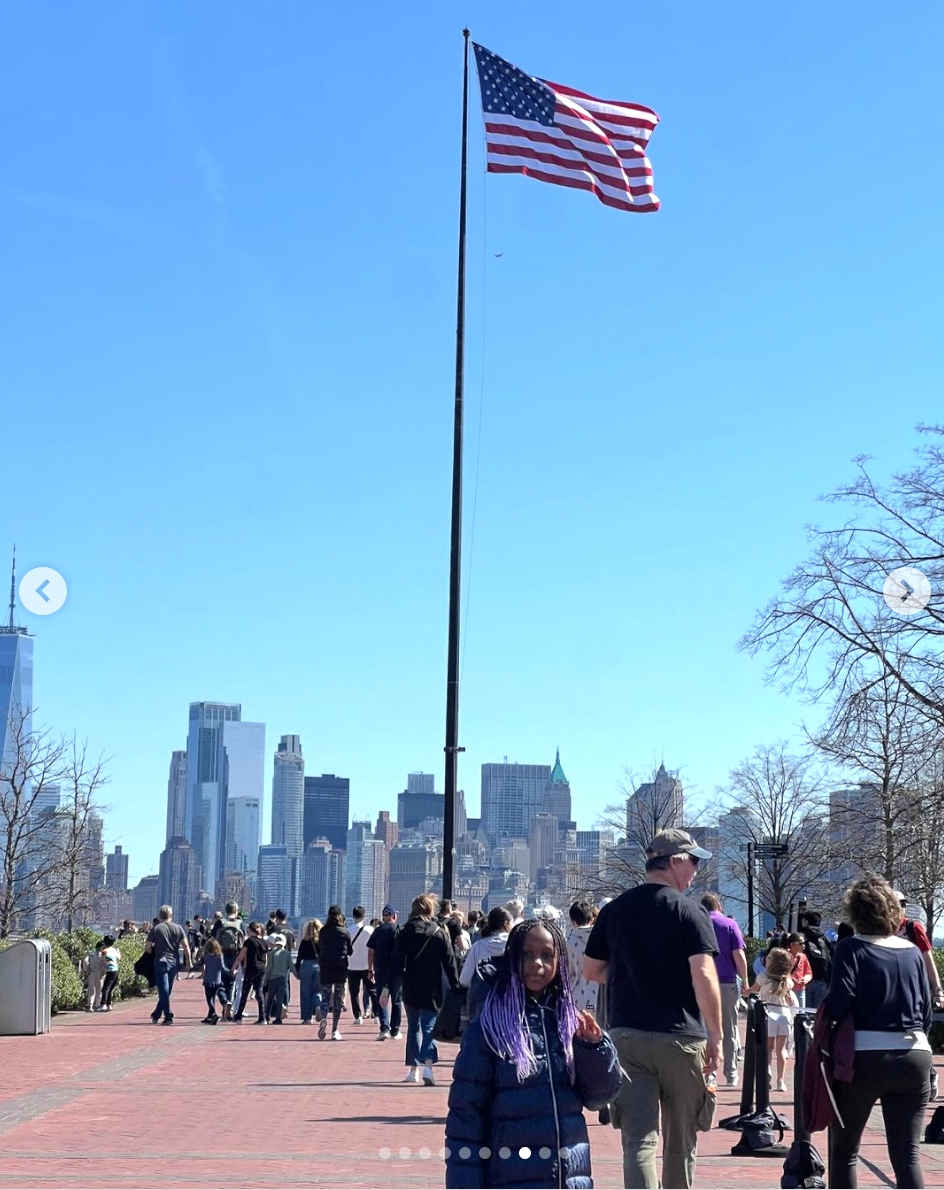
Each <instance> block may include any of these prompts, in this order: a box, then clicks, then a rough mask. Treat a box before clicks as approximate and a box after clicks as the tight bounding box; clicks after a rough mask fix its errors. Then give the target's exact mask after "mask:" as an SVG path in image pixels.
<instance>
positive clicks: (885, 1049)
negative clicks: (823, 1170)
mask: <svg viewBox="0 0 944 1190" xmlns="http://www.w3.org/2000/svg"><path fill="white" fill-rule="evenodd" d="M844 904H845V911H846V916H847V917H848V919H849V921H850V922H851V924H852V926H853V927H854V929H855V934H854V935H853V937H851V938H844V939H843V941H842V942H840V943H839V944H838V945H837V947H836V950H835V952H834V955H833V969H832V976H831V979H830V983H829V991H828V993H827V995H826V999H825V1001H824V1011H825V1012H826V1013H827V1014H828V1015H829V1016H830V1017H831V1018H832V1019H833V1020H835V1021H840V1020H843V1019H844V1018H845V1017H847V1016H850V1015H851V1017H852V1021H853V1024H854V1025H855V1051H856V1052H855V1074H854V1075H853V1079H852V1082H851V1083H840V1082H835V1083H834V1084H833V1091H834V1093H835V1096H836V1106H837V1108H838V1112H839V1116H840V1117H841V1119H842V1124H839V1123H838V1122H837V1123H836V1124H834V1125H832V1126H831V1127H830V1129H829V1184H830V1186H831V1187H834V1190H840V1188H842V1187H854V1186H857V1185H858V1182H857V1180H856V1162H857V1159H858V1156H859V1142H860V1141H861V1139H862V1133H863V1132H864V1130H865V1126H866V1124H867V1123H868V1119H869V1113H870V1112H871V1111H872V1108H873V1107H874V1106H875V1103H876V1101H881V1104H882V1116H883V1118H884V1120H885V1138H886V1142H887V1144H888V1156H889V1158H890V1160H891V1163H892V1167H893V1168H894V1170H895V1178H896V1181H897V1185H898V1186H899V1187H917V1188H918V1190H920V1188H921V1187H923V1186H924V1176H923V1174H922V1172H921V1164H920V1160H919V1153H920V1150H919V1145H920V1141H921V1126H922V1124H923V1122H924V1109H925V1105H926V1104H927V1102H928V1096H929V1092H930V1073H931V1046H930V1044H929V1043H928V1036H927V1035H928V1030H929V1029H930V1028H931V1012H932V1007H931V988H930V986H929V984H928V976H927V971H926V970H925V967H924V960H923V959H922V957H921V953H920V951H919V950H918V948H917V947H916V946H914V945H912V943H910V942H909V941H908V940H907V939H906V938H899V937H898V928H899V926H900V924H901V906H900V904H899V902H898V898H897V896H896V895H895V893H894V891H893V889H892V887H891V885H890V884H889V883H888V882H887V881H886V880H883V879H882V878H881V876H874V875H868V876H865V877H863V878H862V879H861V880H857V881H856V882H855V884H853V885H852V886H851V887H850V888H849V889H848V891H847V892H846V896H845V902H844Z"/></svg>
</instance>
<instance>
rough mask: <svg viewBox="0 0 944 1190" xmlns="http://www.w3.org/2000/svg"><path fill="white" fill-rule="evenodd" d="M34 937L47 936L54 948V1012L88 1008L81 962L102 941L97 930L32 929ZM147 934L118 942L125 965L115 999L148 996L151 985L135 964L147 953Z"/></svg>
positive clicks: (132, 935)
mask: <svg viewBox="0 0 944 1190" xmlns="http://www.w3.org/2000/svg"><path fill="white" fill-rule="evenodd" d="M27 936H28V937H30V938H45V939H46V940H47V942H49V944H50V946H51V947H52V1011H53V1013H57V1012H70V1011H75V1010H78V1009H83V1008H84V1007H85V990H84V983H83V979H82V975H81V973H80V971H79V964H80V963H81V962H82V960H83V959H84V958H85V956H86V955H87V954H88V952H89V951H90V950H91V949H92V947H93V946H96V945H98V943H100V942H101V940H102V935H101V934H100V933H98V932H97V931H96V930H87V929H81V928H80V929H75V930H70V931H66V932H63V933H62V934H50V933H49V932H48V931H47V930H32V931H31V932H30V933H29V934H28V935H27ZM146 940H147V939H146V936H145V935H144V934H127V935H126V936H125V937H124V938H122V939H121V940H120V942H119V943H118V949H119V950H120V951H121V967H120V968H119V972H118V984H117V986H116V988H115V991H114V999H115V1000H127V999H130V998H131V997H133V996H146V995H148V993H149V988H148V984H147V980H146V979H142V978H141V976H140V975H136V974H135V972H134V964H135V963H136V962H137V960H138V959H139V958H140V957H141V955H142V954H143V953H144V943H145V941H146Z"/></svg>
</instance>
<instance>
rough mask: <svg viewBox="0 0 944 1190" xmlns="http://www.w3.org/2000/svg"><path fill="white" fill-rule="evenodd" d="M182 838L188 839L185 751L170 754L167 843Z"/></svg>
mask: <svg viewBox="0 0 944 1190" xmlns="http://www.w3.org/2000/svg"><path fill="white" fill-rule="evenodd" d="M181 836H183V837H184V838H186V837H187V753H186V752H185V751H184V750H183V749H180V750H179V751H177V752H171V754H170V774H169V775H168V778H167V834H166V835H165V843H169V842H170V841H171V839H179V838H180V837H181Z"/></svg>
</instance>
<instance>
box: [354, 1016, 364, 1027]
mask: <svg viewBox="0 0 944 1190" xmlns="http://www.w3.org/2000/svg"><path fill="white" fill-rule="evenodd" d="M363 1023H364V1018H363V1017H362V1016H356V1017H355V1018H354V1024H355V1025H363Z"/></svg>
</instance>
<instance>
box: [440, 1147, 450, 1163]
mask: <svg viewBox="0 0 944 1190" xmlns="http://www.w3.org/2000/svg"><path fill="white" fill-rule="evenodd" d="M439 1155H440V1157H442V1159H443V1161H445V1160H447V1158H449V1157H450V1156H451V1155H452V1152H451V1150H450V1149H447V1148H446V1146H445V1145H443V1147H442V1148H441V1149H440V1150H439Z"/></svg>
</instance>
